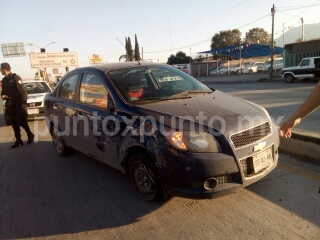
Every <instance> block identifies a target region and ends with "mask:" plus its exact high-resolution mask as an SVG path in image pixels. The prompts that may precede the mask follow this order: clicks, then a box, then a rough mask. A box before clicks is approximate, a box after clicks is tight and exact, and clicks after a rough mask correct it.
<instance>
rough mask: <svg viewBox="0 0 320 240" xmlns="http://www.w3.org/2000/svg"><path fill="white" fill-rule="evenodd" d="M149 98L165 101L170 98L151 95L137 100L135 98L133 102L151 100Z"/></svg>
mask: <svg viewBox="0 0 320 240" xmlns="http://www.w3.org/2000/svg"><path fill="white" fill-rule="evenodd" d="M149 100H157V101H164V100H168V98H163V97H149V98H141V99H136V100H134V101H133V102H138V101H149Z"/></svg>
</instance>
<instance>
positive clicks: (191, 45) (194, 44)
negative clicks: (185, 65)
mask: <svg viewBox="0 0 320 240" xmlns="http://www.w3.org/2000/svg"><path fill="white" fill-rule="evenodd" d="M210 40H211V38H209V39H206V40H203V41H201V42H197V43H193V44H190V45H187V46H184V47H179V48H175V49H172V50H180V49H182V48H189V47H193V46H196V45H199V44H201V43H204V42H207V41H210ZM172 50H171V49H169V50H163V51H157V52H145V53H162V52H170V51H172Z"/></svg>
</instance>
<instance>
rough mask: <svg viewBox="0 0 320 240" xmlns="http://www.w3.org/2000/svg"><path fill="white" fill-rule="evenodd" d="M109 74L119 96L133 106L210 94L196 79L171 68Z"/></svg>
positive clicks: (149, 67)
mask: <svg viewBox="0 0 320 240" xmlns="http://www.w3.org/2000/svg"><path fill="white" fill-rule="evenodd" d="M108 75H109V76H110V78H111V80H112V82H113V83H114V85H115V86H116V88H117V89H118V90H119V92H120V94H121V95H122V97H123V98H124V99H126V101H128V102H130V103H134V104H143V103H146V102H149V101H163V100H170V99H177V98H191V97H195V96H198V95H199V94H208V93H211V92H212V90H211V89H210V88H209V87H207V86H206V85H204V84H203V83H201V82H200V81H198V80H197V79H195V78H193V77H192V76H190V75H189V74H187V73H184V72H182V71H180V70H179V69H177V68H174V67H171V66H148V67H138V68H130V69H122V70H117V71H112V72H109V73H108Z"/></svg>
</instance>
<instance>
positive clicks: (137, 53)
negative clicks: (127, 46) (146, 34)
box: [134, 34, 141, 60]
mask: <svg viewBox="0 0 320 240" xmlns="http://www.w3.org/2000/svg"><path fill="white" fill-rule="evenodd" d="M134 40H135V44H134V59H135V60H141V57H140V51H139V43H138V39H137V34H135V35H134Z"/></svg>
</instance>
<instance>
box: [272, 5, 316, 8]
mask: <svg viewBox="0 0 320 240" xmlns="http://www.w3.org/2000/svg"><path fill="white" fill-rule="evenodd" d="M318 5H319V4H318ZM318 5H308V6H306V5H303V6H282V7H276V9H277V8H306V7H312V6H318Z"/></svg>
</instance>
